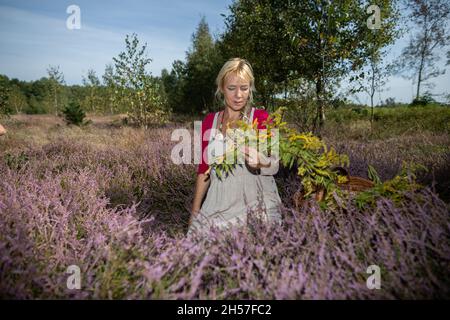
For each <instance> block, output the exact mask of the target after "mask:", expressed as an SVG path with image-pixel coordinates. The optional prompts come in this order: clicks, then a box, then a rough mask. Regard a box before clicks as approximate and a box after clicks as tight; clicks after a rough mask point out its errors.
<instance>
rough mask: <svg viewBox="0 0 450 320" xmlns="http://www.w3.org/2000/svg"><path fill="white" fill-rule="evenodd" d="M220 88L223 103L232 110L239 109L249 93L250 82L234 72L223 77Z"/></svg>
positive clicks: (243, 105)
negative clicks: (222, 84) (223, 99)
mask: <svg viewBox="0 0 450 320" xmlns="http://www.w3.org/2000/svg"><path fill="white" fill-rule="evenodd" d="M222 90H223V95H224V98H225V104H226V105H227V106H229V107H230V108H231V109H233V110H234V111H240V110H241V109H242V108H244V107H245V105H246V104H247V100H248V98H249V94H250V82H249V81H247V80H244V79H242V78H241V77H239V76H238V75H236V74H229V75H228V76H227V77H226V78H225V82H224V87H223V88H222Z"/></svg>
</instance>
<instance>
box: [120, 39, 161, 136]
mask: <svg viewBox="0 0 450 320" xmlns="http://www.w3.org/2000/svg"><path fill="white" fill-rule="evenodd" d="M125 43H126V50H125V51H123V52H121V53H120V54H119V55H118V57H115V58H113V60H114V63H115V72H114V81H115V84H116V86H117V89H118V94H119V95H120V100H121V102H122V103H124V104H126V105H127V106H129V110H130V111H129V112H128V116H129V118H130V120H131V122H133V123H135V124H136V125H138V126H143V127H145V128H147V127H148V126H149V125H151V124H156V123H162V122H165V121H167V120H168V116H169V112H168V111H169V110H168V109H167V103H166V101H164V99H163V96H164V95H163V93H162V83H161V81H160V80H159V79H156V78H154V77H152V76H151V74H150V72H148V71H147V70H146V67H147V66H148V65H149V64H150V62H151V61H152V60H151V59H150V58H148V57H147V54H146V48H147V44H144V45H143V46H142V47H141V46H140V43H139V39H138V37H137V35H136V34H132V35H131V36H130V35H127V36H126V39H125Z"/></svg>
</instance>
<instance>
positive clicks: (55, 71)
mask: <svg viewBox="0 0 450 320" xmlns="http://www.w3.org/2000/svg"><path fill="white" fill-rule="evenodd" d="M47 74H48V78H49V81H50V87H51V94H52V97H53V110H54V112H55V115H58V114H59V112H60V110H59V108H60V105H61V100H62V98H61V94H62V91H63V85H64V75H63V73H62V72H61V71H60V70H59V66H49V68H48V69H47Z"/></svg>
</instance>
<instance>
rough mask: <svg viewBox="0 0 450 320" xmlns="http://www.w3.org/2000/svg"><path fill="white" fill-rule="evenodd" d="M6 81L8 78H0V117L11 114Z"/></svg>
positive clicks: (8, 89)
mask: <svg viewBox="0 0 450 320" xmlns="http://www.w3.org/2000/svg"><path fill="white" fill-rule="evenodd" d="M8 80H9V79H8V77H6V76H0V116H5V115H6V116H9V115H10V114H11V113H12V110H11V108H10V107H9V101H8V100H9V95H10V88H9V87H8Z"/></svg>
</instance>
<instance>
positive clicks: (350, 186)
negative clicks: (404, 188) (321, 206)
mask: <svg viewBox="0 0 450 320" xmlns="http://www.w3.org/2000/svg"><path fill="white" fill-rule="evenodd" d="M333 171H336V172H337V173H339V174H340V175H344V176H347V182H345V183H338V186H339V188H341V190H345V191H348V192H351V193H357V192H361V191H364V190H367V189H370V188H372V187H373V186H374V183H373V182H372V181H370V180H367V179H365V178H362V177H356V176H351V175H350V174H349V173H348V171H347V170H346V169H345V168H343V167H335V168H333ZM312 196H313V197H312V199H314V201H317V202H319V201H321V200H322V199H323V198H324V197H325V189H323V188H320V189H319V190H317V191H316V192H314V193H313V194H312ZM292 200H293V201H294V205H295V209H296V210H299V209H300V208H301V207H302V206H303V204H304V202H305V200H306V199H305V197H304V193H303V191H301V190H298V191H297V192H296V193H294V196H293V197H292Z"/></svg>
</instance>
